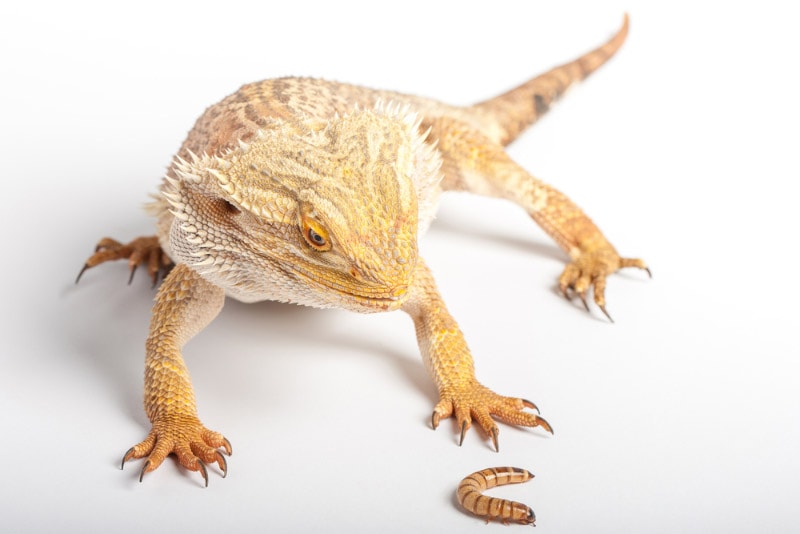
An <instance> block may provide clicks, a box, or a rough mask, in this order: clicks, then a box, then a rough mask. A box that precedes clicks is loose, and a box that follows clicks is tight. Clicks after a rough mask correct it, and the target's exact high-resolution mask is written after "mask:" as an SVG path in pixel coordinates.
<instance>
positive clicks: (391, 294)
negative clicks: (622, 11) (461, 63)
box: [78, 16, 649, 485]
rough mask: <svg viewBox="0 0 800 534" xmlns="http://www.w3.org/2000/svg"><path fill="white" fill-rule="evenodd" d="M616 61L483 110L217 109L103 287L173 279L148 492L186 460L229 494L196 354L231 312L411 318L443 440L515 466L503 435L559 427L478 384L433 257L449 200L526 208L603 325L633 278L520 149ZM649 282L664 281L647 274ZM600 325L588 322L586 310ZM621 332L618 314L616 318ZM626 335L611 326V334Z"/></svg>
mask: <svg viewBox="0 0 800 534" xmlns="http://www.w3.org/2000/svg"><path fill="white" fill-rule="evenodd" d="M627 32H628V19H627V16H626V17H625V20H624V23H623V25H622V27H621V29H620V30H619V31H618V32H617V33H616V34H615V35H614V36H613V37H612V38H611V39H610V40H609V41H608V42H606V43H605V44H603V45H602V46H600V47H598V48H596V49H595V50H593V51H591V52H589V53H587V54H585V55H583V56H582V57H579V58H578V59H576V60H574V61H571V62H569V63H566V64H564V65H561V66H559V67H556V68H553V69H552V70H550V71H548V72H546V73H544V74H542V75H540V76H537V77H535V78H533V79H531V80H529V81H528V82H526V83H524V84H523V85H521V86H519V87H517V88H515V89H512V90H510V91H508V92H506V93H504V94H502V95H499V96H497V97H495V98H491V99H489V100H486V101H483V102H480V103H478V104H475V105H473V106H470V107H456V106H450V105H447V104H444V103H441V102H437V101H435V100H431V99H427V98H420V97H416V96H410V95H406V94H400V93H396V92H390V91H377V90H371V89H367V88H363V87H357V86H353V85H347V84H342V83H333V82H328V81H323V80H318V79H309V78H281V79H272V80H266V81H261V82H257V83H251V84H249V85H244V86H243V87H241V88H240V89H239V90H238V91H237V92H236V93H234V94H232V95H230V96H228V97H227V98H225V99H223V100H222V101H220V102H219V103H217V104H215V105H213V106H211V107H209V108H208V109H207V110H206V111H205V112H204V113H203V115H202V116H201V117H200V118H199V119H198V120H197V122H196V124H195V125H194V128H193V129H192V130H191V131H190V132H189V134H188V137H187V139H186V140H185V142H184V143H183V145H182V146H181V148H180V150H179V152H178V153H177V155H176V157H175V159H174V161H173V162H172V163H171V165H170V167H169V169H168V171H167V173H166V175H165V178H164V180H163V182H162V184H161V186H160V191H159V194H158V196H157V198H156V200H155V201H154V202H153V203H152V204H151V205H150V206H149V208H150V211H151V213H152V214H153V215H154V216H155V217H156V221H157V223H156V228H157V232H156V233H157V235H156V236H151V237H143V238H139V239H136V240H134V241H132V242H130V243H127V244H122V243H120V242H118V241H115V240H113V239H109V238H105V239H103V240H101V241H100V243H99V244H98V246H97V249H96V251H95V253H94V255H92V256H91V257H90V258H89V259H88V260H87V261H86V264H85V265H84V267H83V269H82V270H81V273H80V274H79V275H78V279H80V276H81V274H83V273H84V271H85V270H86V269H89V268H91V267H94V266H96V265H98V264H101V263H104V262H107V261H110V260H117V259H127V260H128V262H129V265H130V269H131V276H132V275H133V272H134V271H135V270H136V268H137V267H138V266H139V265H143V266H146V268H147V270H148V272H149V274H150V276H151V277H152V278H153V283H154V284H155V283H156V281H157V280H158V277H159V273H161V272H164V271H165V270H166V269H167V268H170V267H171V270H169V272H168V274H167V275H166V276H165V278H164V279H163V282H162V284H161V287H160V289H159V291H158V293H157V296H156V299H155V304H154V307H153V314H152V320H151V323H150V330H149V335H148V337H147V341H146V344H145V348H146V358H145V380H144V406H145V410H146V412H147V416H148V417H149V419H150V421H151V423H152V429H151V431H150V433H149V434H148V435H147V437H146V438H145V439H144V441H142V442H141V443H139V444H137V445H135V446H134V447H132V448H131V449H130V450H128V451H127V453H126V454H125V455H124V458H123V461H122V465H123V466H124V464H125V462H126V461H128V460H131V459H139V458H146V461H145V462H144V465H143V467H142V470H141V474H140V478H139V480H140V481H141V480H142V476H144V474H145V473H147V472H150V471H153V470H154V469H156V468H158V467H159V465H160V464H161V463H162V461H163V460H164V459H165V458H166V456H168V455H169V454H175V455H176V456H177V459H178V462H179V463H180V464H181V465H183V466H184V467H186V468H187V469H189V470H193V471H199V472H200V473H201V475H202V476H203V478H204V479H205V484H206V485H208V474H207V470H206V464H209V463H214V462H216V463H217V464H218V466H219V468H220V469H221V471H222V473H223V476H224V474H226V473H227V460H226V459H225V456H223V455H222V451H223V450H224V452H225V453H227V455H230V453H231V445H230V442H229V441H228V440H227V439H226V438H225V437H224V436H223V435H222V434H220V433H218V432H215V431H212V430H209V429H208V428H206V427H205V426H204V425H203V424H202V423H201V422H200V419H199V417H198V414H197V410H196V406H195V397H194V393H193V391H192V386H191V382H190V379H189V373H188V370H187V367H186V364H185V363H184V360H183V357H182V354H181V350H182V347H183V345H184V344H185V343H186V342H187V341H188V340H189V339H190V338H192V337H193V336H194V335H195V334H197V333H198V332H199V331H201V330H202V329H203V328H205V327H206V326H207V325H208V324H209V323H210V322H211V321H212V320H213V319H214V317H215V316H216V315H217V314H218V313H219V312H220V310H221V309H222V306H223V302H224V300H225V297H226V296H230V297H232V298H235V299H238V300H240V301H244V302H255V301H261V300H275V301H282V302H292V303H296V304H304V305H308V306H315V307H320V308H327V307H339V308H344V309H348V310H352V311H356V312H362V313H371V312H385V311H392V310H403V311H404V312H406V313H407V314H408V315H409V316H410V317H411V318H412V319H413V321H414V326H415V328H416V335H417V340H418V343H419V348H420V352H421V353H422V357H423V360H424V362H425V365H426V367H427V369H428V371H429V372H430V374H431V376H432V378H433V380H434V381H435V383H436V386H437V387H438V391H439V401H438V403H437V404H436V405H435V407H434V410H433V415H432V418H431V425H432V426H433V428H436V427H437V426H438V424H439V422H440V420H442V419H445V418H449V417H455V418H456V420H457V423H458V425H459V426H460V429H461V436H460V442H463V440H464V435H465V433H466V432H467V430H468V429H469V428H470V427H471V425H472V422H473V421H475V422H476V423H477V424H478V425H479V426H480V427H481V428H482V429H483V430H484V431H485V432H486V433H487V434H488V435H489V436H490V437H491V439H492V441H493V444H494V447H495V449H498V441H497V438H498V433H499V429H498V427H497V425H496V424H495V420H494V418H496V419H499V420H501V421H504V422H506V423H509V424H512V425H521V426H529V427H535V426H539V427H542V428H543V429H544V430H546V431H549V432H551V433H552V428H551V426H550V425H549V424H548V423H547V421H546V420H545V419H543V418H542V417H540V416H539V415H538V409H537V408H536V406H535V405H534V404H533V403H532V402H530V401H527V400H524V399H520V398H514V397H505V396H501V395H498V394H496V393H494V392H493V391H492V390H490V389H489V388H487V387H486V386H484V385H483V384H481V383H480V382H479V381H478V380H477V379H476V377H475V370H474V365H473V359H472V356H471V354H470V351H469V349H468V348H467V344H466V342H465V340H464V335H463V334H462V332H461V330H460V329H459V327H458V324H457V323H456V321H455V319H454V318H453V317H452V316H451V315H450V313H449V312H448V311H447V308H446V306H445V303H444V302H443V300H442V298H441V296H440V295H439V292H438V291H437V288H436V283H435V282H434V277H433V275H432V274H431V272H430V270H429V269H428V267H427V266H426V264H425V262H424V261H423V259H422V258H421V257H420V256H419V254H418V250H417V239H418V237H419V236H420V235H421V234H422V233H424V232H425V230H426V229H427V227H428V225H429V224H430V222H431V219H432V218H433V216H434V212H435V210H436V206H437V201H438V199H439V195H440V193H441V192H442V191H470V192H473V193H478V194H481V195H488V196H491V197H498V198H503V199H507V200H511V201H513V202H515V203H516V204H518V205H520V206H521V207H522V208H523V209H525V210H526V211H527V213H528V214H530V216H531V217H532V218H533V220H534V221H535V222H536V223H538V224H539V225H540V226H541V227H542V228H543V229H544V230H545V231H546V233H547V234H549V235H550V236H551V237H552V238H553V239H554V240H555V242H556V243H557V244H558V245H559V246H560V247H561V248H562V249H563V250H564V251H566V253H567V254H568V255H569V257H570V262H569V263H568V265H567V266H566V268H565V269H564V271H563V274H562V275H561V276H560V278H559V280H558V285H559V287H560V289H561V292H562V293H563V294H564V296H566V297H568V298H569V297H571V296H572V294H573V293H574V294H577V295H578V296H579V297H580V298H581V299H582V300H583V303H584V305H586V298H587V293H588V292H589V290H590V289H593V296H594V302H595V303H596V305H597V306H598V307H599V308H600V310H602V311H603V312H604V313H605V311H606V308H605V295H604V293H605V292H604V289H605V283H606V277H607V276H608V275H609V274H612V273H614V272H615V271H617V270H618V269H620V268H623V267H638V268H640V269H647V267H646V265H645V263H644V262H643V261H642V260H640V259H628V258H623V257H620V255H619V254H618V253H617V251H616V250H615V249H614V247H613V246H612V245H611V244H610V243H609V241H608V240H607V239H606V238H605V237H604V236H603V234H602V233H601V232H600V230H599V229H598V228H597V227H596V226H595V225H594V224H593V223H592V221H591V220H590V219H589V218H588V217H587V216H586V215H585V214H584V213H583V212H582V211H581V210H580V209H579V208H578V207H577V206H576V205H575V204H574V203H573V202H571V201H570V200H569V199H568V198H567V197H566V196H565V195H564V194H563V193H561V192H559V191H557V190H556V189H554V188H553V187H551V186H549V185H546V184H545V183H543V182H542V181H540V180H539V179H537V178H535V177H533V176H532V175H530V174H529V173H528V172H527V171H525V170H524V169H523V168H521V167H520V166H519V165H517V164H516V163H515V162H514V161H512V160H511V158H510V157H509V156H508V155H507V154H506V152H505V150H504V146H506V145H507V144H509V143H510V142H511V141H513V140H514V139H515V138H516V137H517V136H518V135H520V133H522V131H523V130H525V129H526V128H527V127H528V126H530V125H532V124H533V123H534V122H536V120H537V119H539V117H541V116H542V115H543V114H544V113H545V112H546V111H547V110H548V109H549V108H550V106H551V104H553V103H554V102H555V101H556V100H558V98H559V97H560V96H561V95H562V94H563V93H564V92H565V91H566V90H567V89H568V88H569V87H570V86H571V85H572V84H574V83H575V82H577V81H579V80H582V79H583V78H585V77H586V76H587V75H589V74H590V73H591V72H593V71H594V70H595V69H597V68H598V67H600V65H602V64H603V63H605V62H606V61H607V60H608V59H609V58H610V57H611V56H612V55H613V54H614V53H615V52H616V51H617V49H618V48H619V47H620V46H621V45H622V43H623V41H624V40H625V37H626V35H627ZM648 272H649V271H648ZM587 310H588V306H587ZM606 315H608V314H606ZM609 319H610V317H609Z"/></svg>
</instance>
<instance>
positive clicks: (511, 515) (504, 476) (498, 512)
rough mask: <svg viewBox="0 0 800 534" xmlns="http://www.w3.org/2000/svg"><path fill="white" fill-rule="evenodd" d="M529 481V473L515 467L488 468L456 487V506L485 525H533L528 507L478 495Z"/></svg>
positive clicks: (532, 518)
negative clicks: (485, 523)
mask: <svg viewBox="0 0 800 534" xmlns="http://www.w3.org/2000/svg"><path fill="white" fill-rule="evenodd" d="M532 478H533V475H532V474H531V473H530V472H528V471H527V470H525V469H520V468H519V467H489V468H486V469H483V470H481V471H476V472H474V473H472V474H471V475H468V476H467V477H465V478H464V479H463V480H462V481H461V483H460V484H459V485H458V492H457V496H458V503H459V504H460V505H461V506H463V507H464V509H465V510H467V511H468V512H471V513H473V514H475V515H477V516H478V517H483V518H485V519H486V522H487V523H488V522H489V521H491V520H492V519H497V520H499V521H502V522H503V523H505V524H508V522H509V521H516V522H517V523H522V524H525V525H533V524H534V522H535V521H536V516H535V515H534V513H533V510H531V509H530V507H529V506H526V505H524V504H522V503H519V502H516V501H509V500H507V499H498V498H495V497H489V496H487V495H484V494H483V493H482V492H483V491H484V490H487V489H489V488H493V487H495V486H504V485H506V484H519V483H521V482H527V481H529V480H530V479H532Z"/></svg>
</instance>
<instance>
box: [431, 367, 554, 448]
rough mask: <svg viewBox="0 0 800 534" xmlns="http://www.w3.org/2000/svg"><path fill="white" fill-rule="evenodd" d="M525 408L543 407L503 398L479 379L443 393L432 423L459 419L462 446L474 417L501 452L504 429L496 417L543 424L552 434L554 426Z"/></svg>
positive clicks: (524, 423)
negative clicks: (498, 425) (499, 426)
mask: <svg viewBox="0 0 800 534" xmlns="http://www.w3.org/2000/svg"><path fill="white" fill-rule="evenodd" d="M525 408H530V409H532V410H536V411H537V412H538V411H539V409H538V408H537V407H536V405H535V404H533V403H532V402H531V401H527V400H525V399H517V398H514V397H503V396H502V395H498V394H497V393H495V392H494V391H492V390H490V389H489V388H487V387H486V386H484V385H482V384H480V383H479V382H477V381H473V382H470V383H469V384H468V385H466V386H464V387H460V388H452V389H446V390H445V391H443V392H442V393H441V395H440V400H439V402H438V403H437V404H436V407H435V408H434V409H433V415H432V416H431V426H432V427H433V428H434V429H435V428H436V427H437V426H439V421H440V420H441V419H447V418H448V417H451V416H453V415H454V416H455V418H456V422H457V423H458V425H459V426H460V427H461V438H460V441H459V445H461V444H462V443H463V442H464V436H465V435H466V433H467V430H469V428H470V427H471V426H472V419H473V418H474V419H475V421H476V422H477V423H478V425H479V426H480V427H481V428H482V429H483V430H484V431H485V432H486V433H487V434H488V435H489V436H491V438H492V443H493V444H494V448H495V450H496V451H497V452H500V446H499V444H498V441H497V436H498V434H499V433H500V429H499V428H497V425H496V424H495V422H494V419H493V418H492V416H495V417H496V418H497V419H499V420H501V421H503V422H505V423H509V424H512V425H518V426H541V427H542V428H544V429H545V430H547V431H548V432H550V433H551V434H552V433H553V428H552V427H551V426H550V424H549V423H548V422H547V421H545V420H544V419H543V418H541V417H539V416H538V415H537V414H533V413H530V412H525V411H523V410H524V409H525Z"/></svg>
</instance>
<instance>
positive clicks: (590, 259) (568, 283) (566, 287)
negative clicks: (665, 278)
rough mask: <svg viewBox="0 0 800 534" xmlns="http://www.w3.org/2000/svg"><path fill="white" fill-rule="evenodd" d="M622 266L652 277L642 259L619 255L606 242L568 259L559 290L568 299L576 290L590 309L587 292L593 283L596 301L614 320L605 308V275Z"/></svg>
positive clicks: (585, 305)
mask: <svg viewBox="0 0 800 534" xmlns="http://www.w3.org/2000/svg"><path fill="white" fill-rule="evenodd" d="M623 267H637V268H639V269H642V270H644V271H647V274H648V275H649V276H650V277H651V278H652V277H653V274H652V273H651V272H650V269H649V268H648V267H647V264H646V263H645V262H644V261H642V260H640V259H637V258H621V257H619V255H618V254H617V253H616V251H615V250H614V249H613V248H611V247H610V246H609V247H607V248H602V249H600V250H597V251H594V252H586V253H583V254H581V255H580V256H579V257H578V258H577V259H576V260H575V261H573V262H571V263H569V264H568V265H567V266H566V267H565V268H564V272H563V273H561V276H560V277H559V279H558V287H559V289H560V290H561V294H562V295H564V297H565V298H567V299H570V294H569V291H570V290H572V291H574V292H575V293H577V294H578V296H579V297H580V299H581V301H582V302H583V306H584V308H586V311H589V305H588V304H587V302H586V293H587V292H588V291H589V288H590V287H593V288H594V302H595V304H597V307H598V308H600V310H601V311H602V312H603V314H604V315H605V316H606V317H607V318H608V320H609V321H611V322H612V323H613V322H614V320H613V319H612V318H611V315H609V313H608V311H606V296H605V289H606V277H607V276H608V275H610V274H613V273H615V272H617V271H618V270H620V269H622V268H623Z"/></svg>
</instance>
